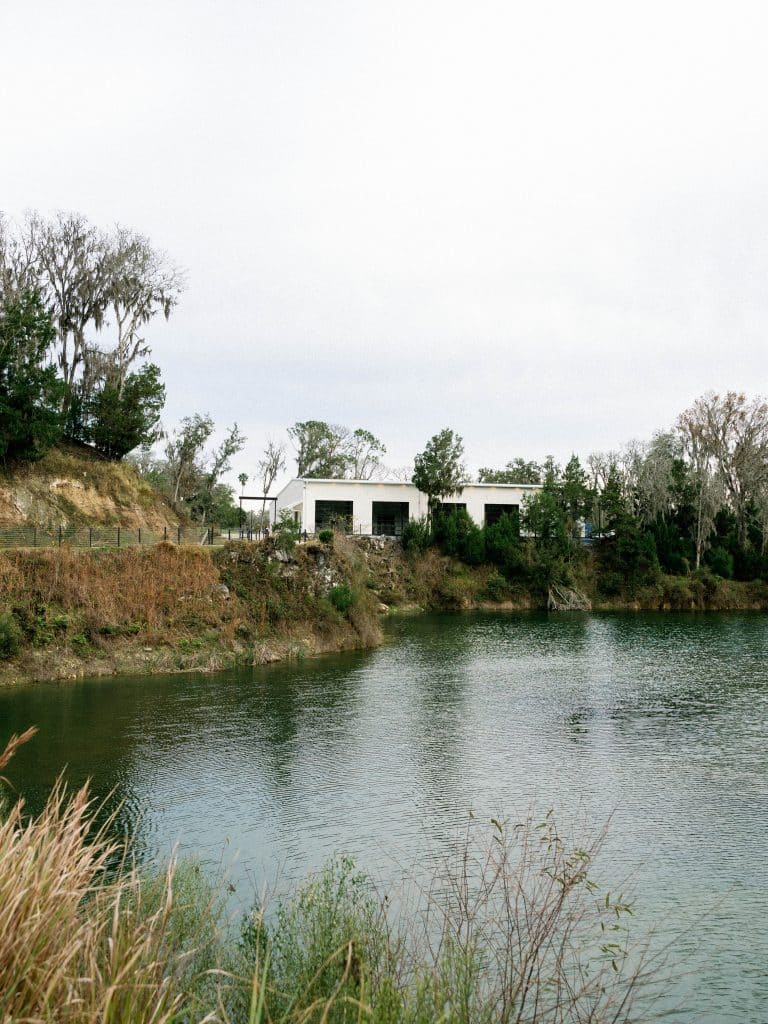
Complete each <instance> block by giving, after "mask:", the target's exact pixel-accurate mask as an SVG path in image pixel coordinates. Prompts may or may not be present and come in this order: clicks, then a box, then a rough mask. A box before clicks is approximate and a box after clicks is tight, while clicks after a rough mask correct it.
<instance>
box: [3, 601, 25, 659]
mask: <svg viewBox="0 0 768 1024" xmlns="http://www.w3.org/2000/svg"><path fill="white" fill-rule="evenodd" d="M20 647H21V629H20V627H19V624H18V622H17V621H16V619H15V617H14V616H13V614H12V613H11V612H5V614H4V615H0V658H2V659H3V660H5V659H7V658H13V657H14V655H16V654H18V653H19V648H20Z"/></svg>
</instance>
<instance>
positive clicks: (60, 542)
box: [59, 525, 61, 547]
mask: <svg viewBox="0 0 768 1024" xmlns="http://www.w3.org/2000/svg"><path fill="white" fill-rule="evenodd" d="M59 547H61V525H59Z"/></svg>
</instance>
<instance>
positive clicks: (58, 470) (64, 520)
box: [0, 445, 178, 530]
mask: <svg viewBox="0 0 768 1024" xmlns="http://www.w3.org/2000/svg"><path fill="white" fill-rule="evenodd" d="M177 522H178V517H177V516H176V514H175V513H174V512H173V510H172V509H171V507H170V506H169V505H168V503H167V502H166V501H165V500H164V499H163V498H162V497H161V496H160V495H159V494H157V492H156V491H154V490H153V489H152V488H151V487H150V486H149V484H147V483H146V482H145V481H143V480H141V479H140V478H139V476H138V474H137V473H136V471H135V470H134V469H133V467H132V466H130V465H129V464H127V463H124V462H110V461H108V460H105V459H102V458H100V457H99V456H97V455H96V454H95V453H94V452H91V451H90V450H89V449H88V448H86V447H85V446H84V445H80V446H77V445H66V446H62V447H60V448H57V449H54V450H52V451H50V452H48V454H47V455H46V456H45V457H44V458H43V459H41V460H40V462H35V463H23V464H19V465H15V466H6V467H2V466H0V529H1V528H4V527H18V526H36V527H38V528H39V529H43V530H52V529H56V528H58V527H59V526H62V527H70V526H97V525H99V526H101V525H103V526H107V525H114V524H119V525H121V526H125V527H127V528H130V529H137V528H139V527H141V528H142V529H147V530H162V529H163V527H164V526H169V527H172V526H175V525H176V523H177Z"/></svg>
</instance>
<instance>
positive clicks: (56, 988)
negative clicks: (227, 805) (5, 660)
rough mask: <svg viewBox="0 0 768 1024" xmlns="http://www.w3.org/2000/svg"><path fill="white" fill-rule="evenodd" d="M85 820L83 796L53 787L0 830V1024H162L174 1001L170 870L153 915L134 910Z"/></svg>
mask: <svg viewBox="0 0 768 1024" xmlns="http://www.w3.org/2000/svg"><path fill="white" fill-rule="evenodd" d="M30 734H31V732H30V733H26V734H24V736H22V737H13V738H12V739H11V741H10V743H9V744H8V746H7V747H6V749H5V751H4V752H3V753H2V754H0V767H4V766H6V765H7V763H8V761H9V760H10V758H11V756H12V754H13V752H14V750H15V749H16V748H17V747H18V746H19V745H20V743H21V742H23V741H24V740H25V739H27V738H28V737H29V735H30ZM93 818H94V808H93V806H92V804H91V802H90V800H89V797H88V792H87V789H86V788H83V789H81V790H79V791H78V792H77V793H75V794H74V796H72V797H68V796H67V794H66V792H65V789H64V786H63V784H62V782H61V781H59V783H57V785H56V786H55V787H54V789H53V792H52V793H51V795H50V797H49V799H48V801H47V803H46V806H45V808H44V810H43V812H42V813H41V814H40V816H39V817H37V818H34V819H31V820H25V818H24V815H23V805H22V803H21V802H18V803H16V805H15V806H14V807H13V808H12V809H11V811H10V813H9V814H8V816H7V818H6V819H5V821H3V822H2V824H0V1021H2V1022H3V1024H12V1022H13V1024H17V1022H18V1024H22V1022H24V1024H97V1022H99V1024H118V1022H120V1024H128V1022H129V1021H130V1022H135V1024H165V1022H170V1021H171V1020H173V1019H174V1017H175V1014H176V1013H177V1011H178V1009H179V1008H180V1006H181V1004H182V1002H183V995H182V994H180V993H178V992H177V991H175V986H174V985H173V974H174V969H175V963H174V961H173V957H169V955H168V950H167V943H166V933H167V924H168V916H169V913H170V908H171V906H172V872H169V874H168V876H167V881H166V885H165V897H166V898H165V900H164V902H163V903H162V905H161V906H160V908H159V909H156V910H153V911H152V912H150V913H143V912H142V906H141V884H140V882H139V879H138V876H137V875H136V874H135V872H133V871H131V870H128V869H124V870H121V871H118V873H117V876H116V877H115V879H114V880H113V881H108V880H106V877H105V872H106V869H107V867H108V865H109V862H110V860H112V859H113V858H114V857H115V855H116V854H117V852H118V851H117V849H116V847H115V845H114V844H112V843H110V842H109V841H108V840H107V835H106V830H107V828H108V827H109V822H107V823H105V825H103V826H102V827H101V828H100V829H97V830H94V826H93Z"/></svg>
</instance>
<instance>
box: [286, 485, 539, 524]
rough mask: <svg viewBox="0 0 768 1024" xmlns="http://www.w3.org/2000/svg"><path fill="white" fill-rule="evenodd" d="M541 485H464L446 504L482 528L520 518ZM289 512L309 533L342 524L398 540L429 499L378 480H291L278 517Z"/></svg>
mask: <svg viewBox="0 0 768 1024" xmlns="http://www.w3.org/2000/svg"><path fill="white" fill-rule="evenodd" d="M538 490H541V485H540V484H466V485H465V486H464V488H463V490H462V492H461V494H457V495H454V496H453V497H452V498H450V499H449V500H447V501H445V502H443V503H442V507H443V509H444V510H445V511H446V512H450V511H452V510H454V509H458V508H463V509H465V510H466V511H467V513H468V514H469V515H470V516H471V517H472V519H474V521H475V522H476V523H477V525H478V526H483V525H485V524H490V523H493V522H495V521H496V520H497V519H499V517H500V516H502V515H504V514H505V513H506V514H508V515H513V516H516V515H517V514H518V513H519V511H520V508H521V506H522V505H523V503H524V502H525V499H526V497H527V496H528V495H529V494H533V493H535V492H536V491H538ZM286 509H287V510H288V511H289V512H290V513H291V515H292V516H293V518H294V520H295V521H296V522H297V523H298V524H299V525H300V526H301V529H302V530H304V531H306V532H307V533H316V532H317V531H318V530H322V529H323V528H324V527H327V526H334V525H336V526H338V525H343V526H344V527H345V528H346V529H351V530H352V531H353V532H354V533H362V534H373V535H378V536H389V537H397V536H399V535H400V533H401V532H402V529H403V526H404V524H405V523H407V522H408V520H409V519H420V518H421V517H422V516H425V515H426V514H427V497H426V495H425V494H422V493H421V491H419V490H417V489H416V487H414V485H413V484H410V483H392V482H379V481H377V480H312V479H299V480H291V482H290V483H288V484H286V486H285V487H284V488H283V489H282V491H280V493H279V494H278V495H277V499H276V502H275V512H274V514H275V515H277V516H279V515H280V513H281V512H283V511H284V510H286Z"/></svg>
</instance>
